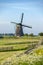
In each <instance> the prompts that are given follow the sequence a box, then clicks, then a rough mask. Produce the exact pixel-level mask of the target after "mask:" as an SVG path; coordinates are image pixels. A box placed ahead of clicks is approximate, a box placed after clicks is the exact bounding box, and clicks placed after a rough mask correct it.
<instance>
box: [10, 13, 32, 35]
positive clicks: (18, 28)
mask: <svg viewBox="0 0 43 65" xmlns="http://www.w3.org/2000/svg"><path fill="white" fill-rule="evenodd" d="M23 15H24V13H22V17H21V22H20V23H16V22H11V23H13V24H16V36H23V35H24V33H23V28H22V27H23V26H24V27H27V28H32V27H30V26H27V25H23V24H22V22H23Z"/></svg>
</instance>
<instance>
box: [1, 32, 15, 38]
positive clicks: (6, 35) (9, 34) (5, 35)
mask: <svg viewBox="0 0 43 65" xmlns="http://www.w3.org/2000/svg"><path fill="white" fill-rule="evenodd" d="M13 36H15V34H14V33H5V34H1V33H0V38H4V37H13Z"/></svg>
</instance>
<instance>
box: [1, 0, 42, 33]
mask: <svg viewBox="0 0 43 65" xmlns="http://www.w3.org/2000/svg"><path fill="white" fill-rule="evenodd" d="M22 12H23V13H24V19H23V24H25V25H29V26H32V29H28V28H24V27H23V30H24V33H34V34H38V33H39V32H43V0H0V33H10V32H11V33H15V29H16V25H14V24H11V23H10V22H11V21H14V22H20V20H21V13H22Z"/></svg>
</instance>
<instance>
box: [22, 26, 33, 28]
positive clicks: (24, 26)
mask: <svg viewBox="0 0 43 65" xmlns="http://www.w3.org/2000/svg"><path fill="white" fill-rule="evenodd" d="M22 26H24V27H28V28H32V27H30V26H27V25H22Z"/></svg>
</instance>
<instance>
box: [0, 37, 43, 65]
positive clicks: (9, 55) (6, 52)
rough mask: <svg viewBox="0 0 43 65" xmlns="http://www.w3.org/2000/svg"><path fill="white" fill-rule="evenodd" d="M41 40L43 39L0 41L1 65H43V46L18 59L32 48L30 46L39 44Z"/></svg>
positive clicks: (5, 39)
mask: <svg viewBox="0 0 43 65" xmlns="http://www.w3.org/2000/svg"><path fill="white" fill-rule="evenodd" d="M41 38H43V37H29V38H27V37H25V38H24V37H23V38H17V39H15V38H10V39H9V38H4V39H0V65H43V45H41V46H39V47H38V48H36V49H34V50H33V51H32V52H31V53H29V54H28V55H27V54H23V55H21V56H20V57H17V55H19V54H21V53H24V52H25V51H26V50H27V49H29V48H31V46H30V44H33V43H34V44H37V43H38V42H39V41H40V39H41Z"/></svg>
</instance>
